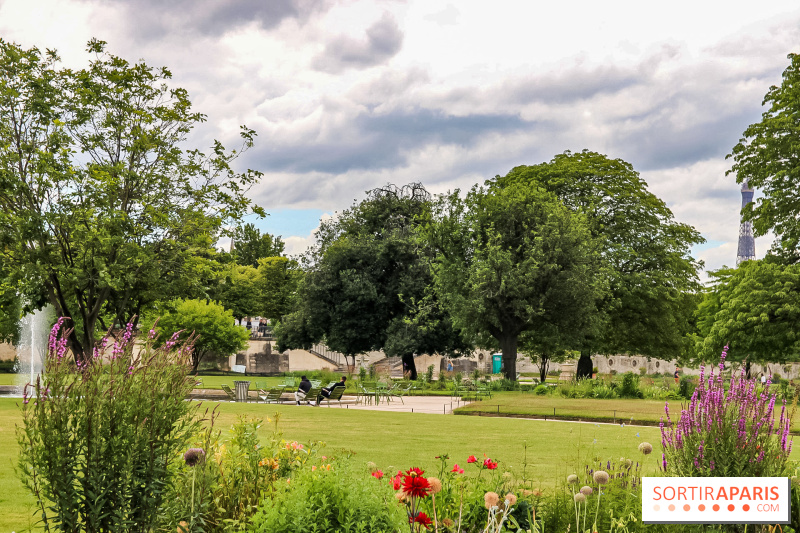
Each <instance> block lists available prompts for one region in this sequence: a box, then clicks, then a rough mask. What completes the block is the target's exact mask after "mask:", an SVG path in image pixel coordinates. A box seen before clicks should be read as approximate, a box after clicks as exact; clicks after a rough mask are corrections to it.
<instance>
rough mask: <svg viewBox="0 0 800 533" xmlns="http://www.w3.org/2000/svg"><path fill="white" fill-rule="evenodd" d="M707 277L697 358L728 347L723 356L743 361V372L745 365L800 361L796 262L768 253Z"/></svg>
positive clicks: (799, 276)
mask: <svg viewBox="0 0 800 533" xmlns="http://www.w3.org/2000/svg"><path fill="white" fill-rule="evenodd" d="M713 276H714V278H715V282H714V285H713V286H712V287H711V288H710V289H709V291H708V293H707V295H706V297H705V299H704V301H703V304H702V305H701V306H700V308H699V313H698V314H699V320H698V324H699V329H700V336H699V337H698V339H697V346H696V347H697V353H698V356H699V357H700V358H701V359H703V360H709V359H712V358H714V357H715V356H718V355H719V352H720V350H721V349H722V348H723V346H725V345H728V346H729V349H728V357H727V359H728V360H729V361H745V360H746V361H747V372H748V374H749V371H750V364H751V363H762V364H763V363H770V362H781V363H785V362H787V361H798V360H800V264H792V265H782V264H780V262H779V261H777V260H776V258H774V257H770V258H768V259H765V260H761V261H745V262H744V263H742V264H741V265H739V267H738V268H736V269H722V270H718V271H716V272H715V273H714V274H713Z"/></svg>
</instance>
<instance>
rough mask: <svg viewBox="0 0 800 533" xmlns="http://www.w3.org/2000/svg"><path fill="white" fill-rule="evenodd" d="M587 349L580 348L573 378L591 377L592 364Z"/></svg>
mask: <svg viewBox="0 0 800 533" xmlns="http://www.w3.org/2000/svg"><path fill="white" fill-rule="evenodd" d="M590 353H591V352H590V351H589V350H581V358H580V359H578V368H577V371H576V372H575V379H577V380H581V379H592V368H594V364H593V363H592V358H591V356H590Z"/></svg>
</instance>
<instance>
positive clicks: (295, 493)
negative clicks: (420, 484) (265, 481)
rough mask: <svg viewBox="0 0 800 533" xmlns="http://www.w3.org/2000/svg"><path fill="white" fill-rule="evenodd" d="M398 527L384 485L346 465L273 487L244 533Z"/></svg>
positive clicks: (362, 531) (377, 531)
mask: <svg viewBox="0 0 800 533" xmlns="http://www.w3.org/2000/svg"><path fill="white" fill-rule="evenodd" d="M359 474H360V475H359ZM404 522H405V516H404V513H403V512H402V510H401V509H400V507H399V506H398V505H397V500H396V498H395V497H394V494H393V492H392V487H391V485H390V484H388V483H387V482H386V481H385V480H384V481H380V480H378V479H375V478H373V477H371V476H369V474H368V473H367V472H364V471H363V470H361V469H357V468H355V467H354V466H353V465H352V462H345V461H338V462H334V463H333V464H332V468H330V470H327V469H317V470H315V471H312V470H310V469H304V470H301V471H299V472H298V473H297V475H295V476H293V477H292V480H291V483H281V484H279V485H278V487H277V490H276V491H275V493H274V494H273V495H272V497H270V498H267V499H265V500H264V501H263V502H262V504H261V506H260V508H259V510H258V512H257V513H256V514H255V515H254V516H253V519H252V524H253V525H252V527H251V528H250V529H249V531H253V532H260V533H305V532H317V533H339V532H352V533H356V532H357V533H366V532H371V533H372V532H374V533H381V532H386V533H394V532H395V531H399V530H400V529H401V528H402V527H404Z"/></svg>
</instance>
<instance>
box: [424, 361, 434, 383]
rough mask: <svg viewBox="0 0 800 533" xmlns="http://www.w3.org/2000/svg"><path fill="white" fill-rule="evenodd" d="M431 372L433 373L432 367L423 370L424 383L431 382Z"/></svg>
mask: <svg viewBox="0 0 800 533" xmlns="http://www.w3.org/2000/svg"><path fill="white" fill-rule="evenodd" d="M433 371H434V366H433V365H428V368H427V369H426V370H425V383H432V382H433Z"/></svg>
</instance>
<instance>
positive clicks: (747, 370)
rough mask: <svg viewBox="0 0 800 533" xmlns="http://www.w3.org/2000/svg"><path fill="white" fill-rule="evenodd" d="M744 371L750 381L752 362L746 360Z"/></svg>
mask: <svg viewBox="0 0 800 533" xmlns="http://www.w3.org/2000/svg"><path fill="white" fill-rule="evenodd" d="M744 371H745V373H746V374H747V376H746V377H747V379H750V360H749V359H746V360H745V362H744Z"/></svg>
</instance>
